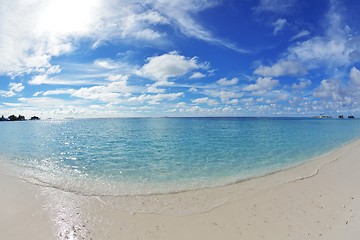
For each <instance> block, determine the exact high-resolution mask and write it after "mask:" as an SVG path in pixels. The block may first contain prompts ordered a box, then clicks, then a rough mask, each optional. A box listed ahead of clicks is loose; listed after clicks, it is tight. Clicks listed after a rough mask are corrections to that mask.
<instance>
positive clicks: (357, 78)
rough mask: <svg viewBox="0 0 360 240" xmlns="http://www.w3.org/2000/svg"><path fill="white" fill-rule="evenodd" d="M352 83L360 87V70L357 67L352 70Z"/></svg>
mask: <svg viewBox="0 0 360 240" xmlns="http://www.w3.org/2000/svg"><path fill="white" fill-rule="evenodd" d="M350 85H352V86H358V87H360V71H359V69H357V68H356V67H352V68H351V70H350Z"/></svg>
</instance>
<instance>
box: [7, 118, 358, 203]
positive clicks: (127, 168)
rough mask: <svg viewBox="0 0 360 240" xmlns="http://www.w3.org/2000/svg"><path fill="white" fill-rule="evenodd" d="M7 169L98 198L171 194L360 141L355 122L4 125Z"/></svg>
mask: <svg viewBox="0 0 360 240" xmlns="http://www.w3.org/2000/svg"><path fill="white" fill-rule="evenodd" d="M0 137H1V138H0V139H1V144H0V155H1V158H2V159H6V160H3V161H2V162H1V165H2V167H1V168H0V169H1V171H6V174H10V175H15V176H17V177H19V178H22V179H24V180H26V181H28V182H31V183H33V184H39V185H44V186H49V187H54V188H58V189H62V190H64V191H69V192H76V193H79V194H84V195H95V196H97V195H98V196H124V195H147V194H166V193H173V192H180V191H187V190H194V189H200V188H207V187H215V186H222V185H227V184H232V183H235V182H239V181H242V180H246V179H250V178H254V177H257V176H261V175H265V174H269V173H272V172H276V171H279V170H282V169H286V168H289V167H293V166H296V165H298V164H301V163H303V162H305V161H307V160H309V159H311V158H314V157H316V156H319V155H321V154H324V153H326V152H328V151H331V150H334V149H336V148H339V147H341V146H343V145H345V144H346V143H349V142H350V141H353V140H355V139H358V138H359V137H360V121H359V120H357V119H312V118H119V119H78V120H41V121H23V122H0Z"/></svg>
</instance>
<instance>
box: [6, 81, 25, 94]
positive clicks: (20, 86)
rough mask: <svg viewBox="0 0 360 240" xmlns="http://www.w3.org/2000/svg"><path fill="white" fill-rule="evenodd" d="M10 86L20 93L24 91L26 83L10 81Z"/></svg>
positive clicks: (11, 89)
mask: <svg viewBox="0 0 360 240" xmlns="http://www.w3.org/2000/svg"><path fill="white" fill-rule="evenodd" d="M9 87H10V91H13V92H16V93H19V92H22V90H24V88H25V87H24V85H23V84H22V83H13V82H11V83H9Z"/></svg>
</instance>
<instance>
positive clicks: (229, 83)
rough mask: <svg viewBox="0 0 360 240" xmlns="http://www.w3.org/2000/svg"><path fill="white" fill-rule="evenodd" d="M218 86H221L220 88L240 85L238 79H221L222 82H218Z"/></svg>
mask: <svg viewBox="0 0 360 240" xmlns="http://www.w3.org/2000/svg"><path fill="white" fill-rule="evenodd" d="M216 83H217V84H219V85H220V86H233V85H236V84H238V83H239V79H238V78H232V79H229V80H228V79H226V78H221V79H220V80H218V81H216Z"/></svg>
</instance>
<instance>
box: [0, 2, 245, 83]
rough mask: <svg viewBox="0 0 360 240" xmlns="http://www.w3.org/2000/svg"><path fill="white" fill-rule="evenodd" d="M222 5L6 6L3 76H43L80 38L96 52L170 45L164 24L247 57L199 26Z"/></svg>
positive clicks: (1, 28) (0, 25)
mask: <svg viewBox="0 0 360 240" xmlns="http://www.w3.org/2000/svg"><path fill="white" fill-rule="evenodd" d="M218 4H220V1H211V2H209V1H206V0H185V1H184V0H181V1H180V0H173V1H165V0H146V1H142V2H137V1H131V0H111V1H101V0H77V1H75V2H74V1H72V0H62V1H58V0H33V1H31V2H29V1H24V0H14V1H5V2H2V3H1V8H0V74H7V75H10V76H12V77H15V76H18V75H21V74H28V73H34V72H37V73H39V72H42V71H43V69H44V68H45V69H47V68H51V59H52V58H53V57H56V56H60V55H63V54H68V53H72V52H73V51H74V50H76V49H77V47H78V46H79V42H80V41H79V40H81V39H87V40H90V43H93V44H92V45H93V47H94V48H96V47H99V46H100V45H102V44H103V43H105V42H109V41H110V42H116V41H119V40H120V41H123V42H126V43H130V44H132V43H133V42H138V41H146V43H148V44H153V45H161V44H166V41H167V40H166V33H165V32H162V31H165V30H164V29H163V28H159V26H162V25H169V26H171V27H173V28H175V29H179V30H180V32H181V33H183V34H184V35H186V36H188V37H192V38H197V39H201V40H204V41H207V42H209V43H213V44H217V45H220V46H224V47H227V48H230V49H233V50H235V51H239V52H245V51H244V50H242V49H239V48H238V47H237V46H236V45H235V44H234V43H231V42H229V41H226V40H223V39H220V38H217V37H215V36H214V35H213V34H212V33H211V32H210V31H208V30H206V29H205V27H203V26H201V25H200V24H199V22H198V21H197V19H196V15H197V14H198V13H199V12H201V11H203V10H206V9H209V8H212V7H215V6H217V5H218ZM160 29H161V30H160ZM103 63H104V62H103ZM105 67H107V66H106V65H105ZM49 74H50V73H49Z"/></svg>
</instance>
